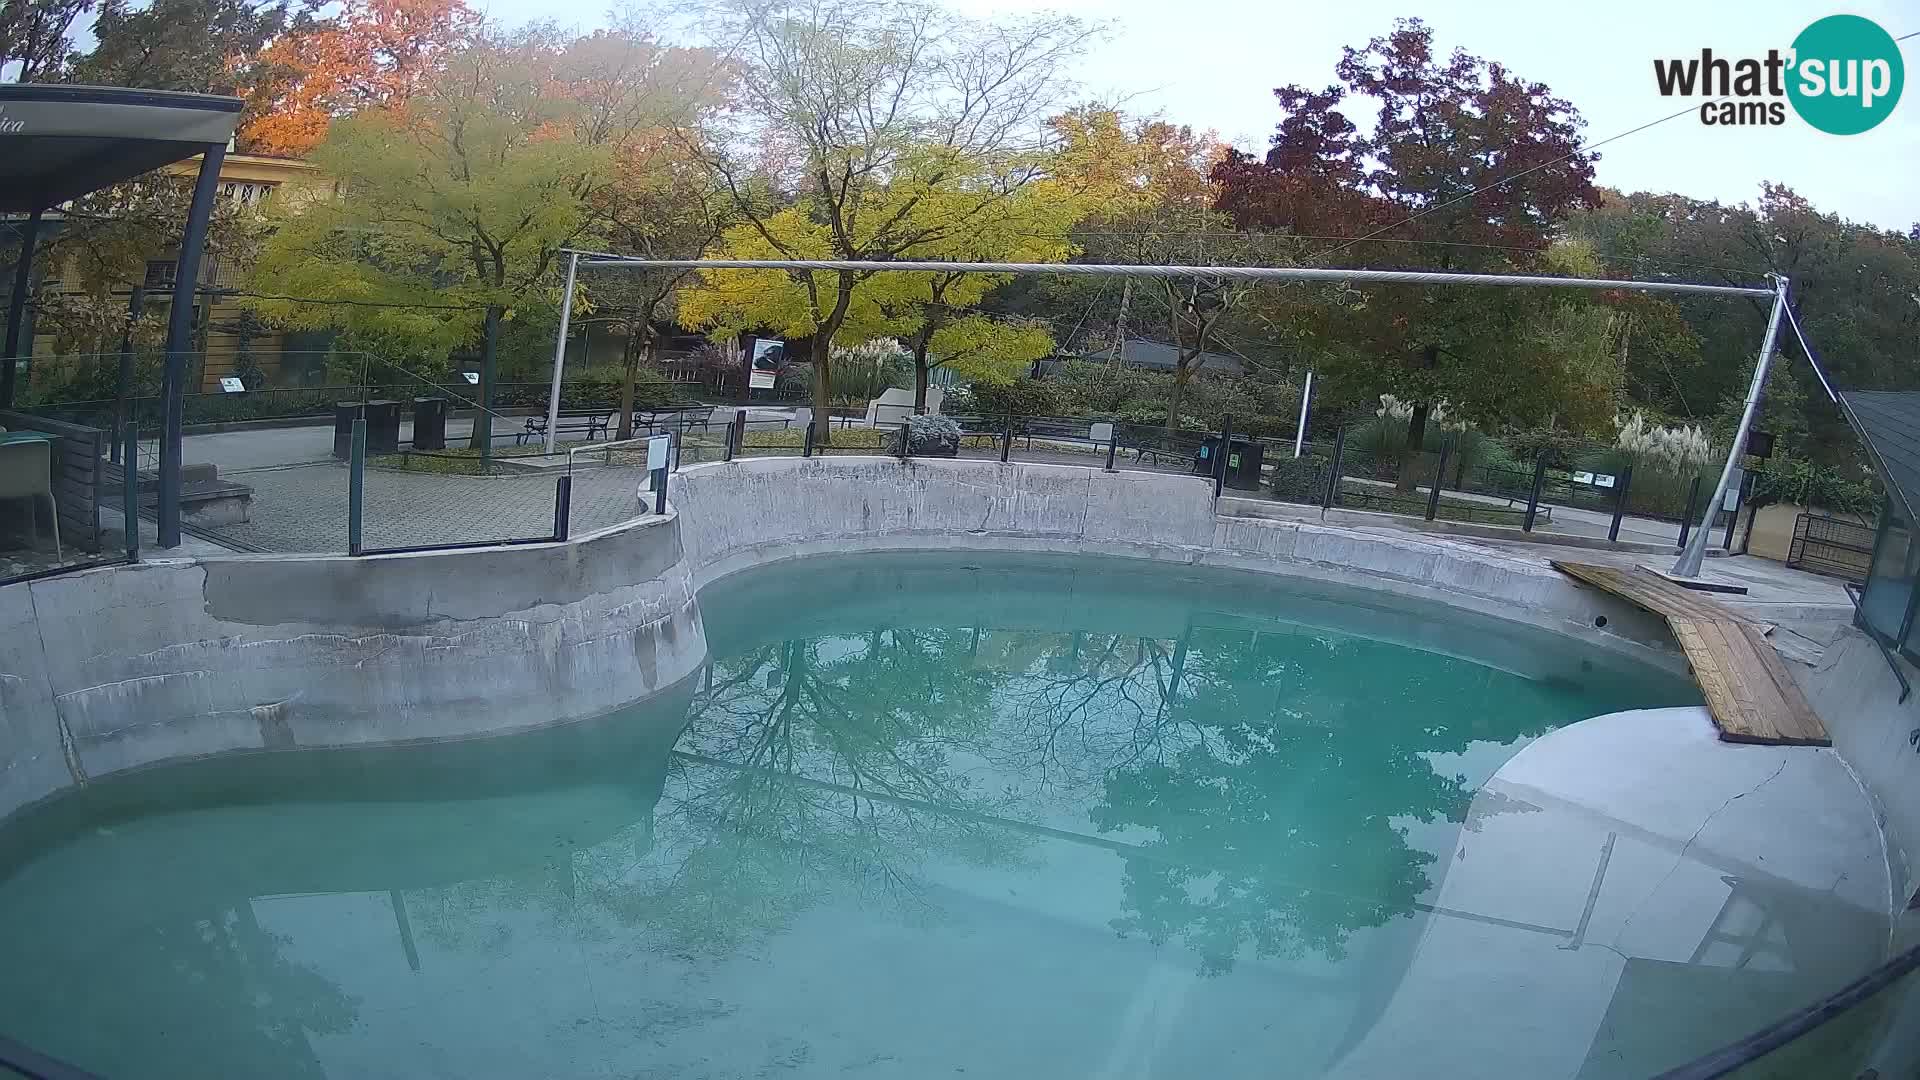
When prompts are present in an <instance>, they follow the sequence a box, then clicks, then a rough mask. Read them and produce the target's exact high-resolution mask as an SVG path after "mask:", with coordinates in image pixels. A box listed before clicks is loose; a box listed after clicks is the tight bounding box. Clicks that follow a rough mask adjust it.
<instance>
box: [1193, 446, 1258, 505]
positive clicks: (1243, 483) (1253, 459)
mask: <svg viewBox="0 0 1920 1080" xmlns="http://www.w3.org/2000/svg"><path fill="white" fill-rule="evenodd" d="M1266 450H1267V448H1266V447H1265V446H1264V445H1262V444H1261V443H1257V442H1254V441H1253V440H1251V439H1234V440H1233V441H1232V443H1230V444H1229V445H1228V447H1227V476H1226V486H1227V487H1230V488H1238V489H1239V490H1241V491H1259V490H1260V463H1261V461H1262V460H1263V459H1264V458H1265V456H1266ZM1219 452H1220V436H1218V435H1209V436H1207V437H1206V438H1205V439H1203V440H1202V441H1201V443H1200V449H1199V451H1198V452H1196V453H1195V454H1194V455H1193V475H1195V476H1212V475H1213V474H1214V470H1215V469H1216V468H1218V467H1219V458H1218V457H1217V456H1216V455H1217V454H1219Z"/></svg>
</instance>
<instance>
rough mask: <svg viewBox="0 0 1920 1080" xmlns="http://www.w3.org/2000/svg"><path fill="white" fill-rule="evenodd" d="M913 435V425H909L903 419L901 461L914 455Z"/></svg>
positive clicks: (901, 427) (901, 424) (901, 425)
mask: <svg viewBox="0 0 1920 1080" xmlns="http://www.w3.org/2000/svg"><path fill="white" fill-rule="evenodd" d="M912 436H913V432H912V430H911V425H909V424H908V423H907V422H906V421H904V420H902V421H901V422H900V460H901V461H905V460H907V459H908V458H910V457H912V456H913V438H912Z"/></svg>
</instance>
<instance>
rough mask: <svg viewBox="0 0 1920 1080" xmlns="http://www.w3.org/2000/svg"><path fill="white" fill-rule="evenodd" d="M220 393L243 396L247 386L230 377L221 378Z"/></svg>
mask: <svg viewBox="0 0 1920 1080" xmlns="http://www.w3.org/2000/svg"><path fill="white" fill-rule="evenodd" d="M220 391H221V393H225V394H244V393H246V392H247V384H246V383H243V382H241V381H240V380H239V379H236V378H234V377H233V376H231V375H226V376H222V377H221V379H220Z"/></svg>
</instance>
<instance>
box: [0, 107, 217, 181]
mask: <svg viewBox="0 0 1920 1080" xmlns="http://www.w3.org/2000/svg"><path fill="white" fill-rule="evenodd" d="M239 119H240V99H239V98H231V97H216V96H214V95H211V94H180V93H174V92H172V91H165V90H129V89H126V88H125V87H118V86H63V85H62V86H56V85H51V84H39V83H22V84H15V85H11V86H0V211H12V212H19V211H32V210H44V209H47V208H49V207H53V206H58V205H59V204H61V203H63V202H66V201H67V200H68V199H72V198H75V197H77V196H80V195H85V194H86V193H87V192H89V191H96V190H98V189H100V188H103V187H106V186H107V185H109V184H113V183H117V182H119V181H121V180H125V179H128V178H130V177H134V176H138V175H140V174H141V173H145V172H151V171H152V170H154V169H157V168H160V167H161V166H162V165H170V164H172V163H173V162H176V161H181V160H184V159H186V158H190V157H192V156H194V155H195V154H199V153H202V152H204V151H205V150H206V149H207V147H208V146H210V145H216V144H217V145H220V146H225V145H226V144H227V141H228V140H229V139H231V138H233V129H234V125H235V124H237V123H238V122H239Z"/></svg>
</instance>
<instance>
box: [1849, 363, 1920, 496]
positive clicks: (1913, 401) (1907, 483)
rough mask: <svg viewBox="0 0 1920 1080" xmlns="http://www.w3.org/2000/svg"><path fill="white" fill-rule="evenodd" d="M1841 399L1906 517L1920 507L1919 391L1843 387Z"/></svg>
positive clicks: (1888, 492)
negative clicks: (1848, 388) (1844, 388)
mask: <svg viewBox="0 0 1920 1080" xmlns="http://www.w3.org/2000/svg"><path fill="white" fill-rule="evenodd" d="M1840 400H1841V402H1842V403H1843V404H1844V405H1845V406H1846V409H1847V415H1848V417H1849V418H1850V419H1851V420H1852V421H1853V425H1854V427H1855V428H1856V429H1857V430H1858V431H1859V432H1860V437H1861V438H1862V439H1864V440H1865V441H1866V443H1867V449H1868V450H1869V451H1871V452H1872V454H1873V460H1874V463H1875V464H1876V465H1878V466H1879V468H1880V474H1881V476H1882V477H1883V478H1884V479H1885V480H1886V482H1887V494H1889V495H1891V496H1893V497H1894V498H1896V499H1898V500H1900V503H1901V506H1902V507H1903V508H1904V509H1905V510H1906V513H1907V519H1908V520H1909V521H1911V520H1914V518H1915V512H1914V511H1915V508H1916V507H1920V391H1913V390H1842V391H1840Z"/></svg>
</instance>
